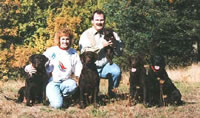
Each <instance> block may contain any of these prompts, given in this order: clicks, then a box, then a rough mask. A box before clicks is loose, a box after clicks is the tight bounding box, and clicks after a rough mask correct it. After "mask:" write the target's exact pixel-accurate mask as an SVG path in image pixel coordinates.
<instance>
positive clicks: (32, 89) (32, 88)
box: [17, 54, 48, 106]
mask: <svg viewBox="0 0 200 118" xmlns="http://www.w3.org/2000/svg"><path fill="white" fill-rule="evenodd" d="M29 61H30V62H31V64H32V66H33V67H34V68H35V69H36V70H37V72H36V73H33V74H32V75H30V74H28V73H26V75H25V76H26V80H25V86H24V87H21V88H20V89H19V91H18V94H19V97H18V100H17V102H18V103H21V102H23V101H24V98H25V99H26V105H27V106H32V105H33V104H34V103H35V102H36V101H37V102H39V103H40V102H43V104H46V102H47V101H46V85H47V83H48V75H47V73H46V69H45V64H46V63H47V62H48V58H46V57H45V56H44V55H42V54H34V55H32V56H30V57H29Z"/></svg>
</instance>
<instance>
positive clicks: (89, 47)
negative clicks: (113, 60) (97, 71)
mask: <svg viewBox="0 0 200 118" xmlns="http://www.w3.org/2000/svg"><path fill="white" fill-rule="evenodd" d="M113 34H114V36H115V39H116V40H117V41H118V43H121V40H120V38H119V36H118V35H117V33H115V32H113ZM104 40H105V39H104V35H103V34H99V33H97V31H96V29H95V28H94V27H91V28H89V29H87V30H86V31H84V32H83V33H82V35H81V36H80V41H79V47H80V50H81V53H83V52H85V51H93V52H97V53H98V59H97V61H96V62H95V64H96V65H97V67H103V66H104V65H105V64H107V63H108V60H107V58H106V54H105V51H104V50H103V48H104V46H103V42H104ZM117 48H118V49H117V50H118V51H122V47H121V46H118V47H117Z"/></svg>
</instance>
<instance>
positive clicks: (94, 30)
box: [92, 27, 103, 37]
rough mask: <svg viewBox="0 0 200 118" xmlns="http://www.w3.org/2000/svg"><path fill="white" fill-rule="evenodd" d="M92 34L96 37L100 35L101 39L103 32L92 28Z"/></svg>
mask: <svg viewBox="0 0 200 118" xmlns="http://www.w3.org/2000/svg"><path fill="white" fill-rule="evenodd" d="M92 32H93V34H94V35H97V34H99V35H100V37H101V36H102V35H103V30H100V31H97V30H96V29H95V28H94V27H92Z"/></svg>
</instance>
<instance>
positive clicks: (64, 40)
mask: <svg viewBox="0 0 200 118" xmlns="http://www.w3.org/2000/svg"><path fill="white" fill-rule="evenodd" d="M70 40H71V39H70V38H69V37H68V36H62V37H60V48H62V49H69V47H70V45H71V44H70V43H71V41H70Z"/></svg>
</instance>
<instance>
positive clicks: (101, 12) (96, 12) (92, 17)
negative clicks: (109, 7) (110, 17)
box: [90, 9, 106, 20]
mask: <svg viewBox="0 0 200 118" xmlns="http://www.w3.org/2000/svg"><path fill="white" fill-rule="evenodd" d="M94 14H103V16H104V20H105V19H106V15H105V13H104V12H103V11H102V10H100V9H98V10H95V11H94V12H93V13H92V16H91V18H90V20H93V19H94Z"/></svg>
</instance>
